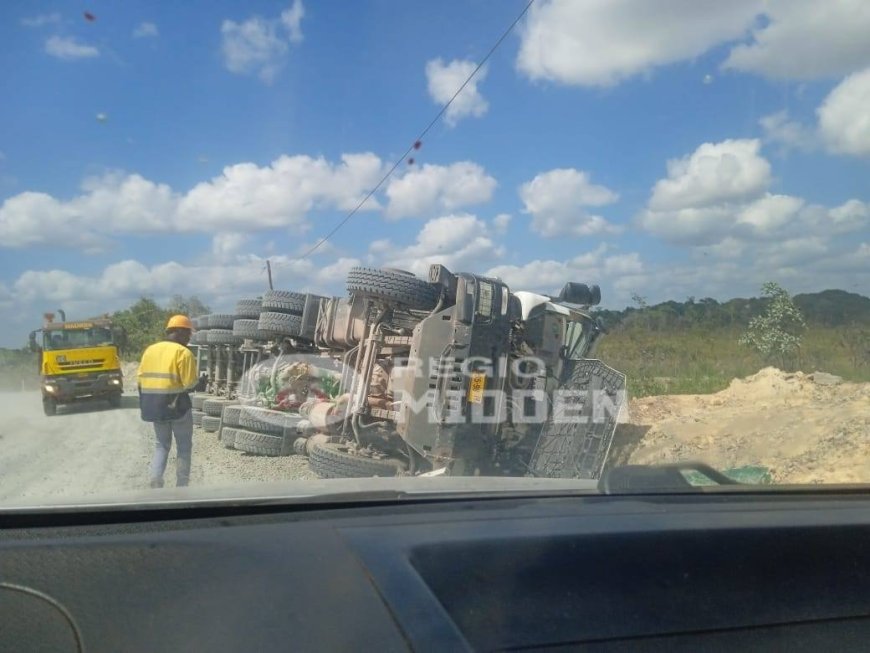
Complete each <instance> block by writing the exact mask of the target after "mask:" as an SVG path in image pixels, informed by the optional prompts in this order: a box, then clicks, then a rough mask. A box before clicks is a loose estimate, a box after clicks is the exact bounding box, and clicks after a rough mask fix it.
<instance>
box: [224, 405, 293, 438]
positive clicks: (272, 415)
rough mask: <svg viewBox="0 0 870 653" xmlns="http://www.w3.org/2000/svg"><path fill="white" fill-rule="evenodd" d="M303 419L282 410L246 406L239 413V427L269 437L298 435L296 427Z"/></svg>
mask: <svg viewBox="0 0 870 653" xmlns="http://www.w3.org/2000/svg"><path fill="white" fill-rule="evenodd" d="M301 419H302V418H301V417H299V415H291V414H289V413H284V412H281V411H280V410H269V409H268V408H258V407H256V406H244V407H243V408H242V410H241V412H240V413H239V426H241V427H242V428H243V429H247V430H249V431H256V432H257V433H268V434H269V435H276V436H278V435H279V436H283V435H284V434H285V433H292V434H293V435H296V425H297V424H298V423H299V422H300V421H301Z"/></svg>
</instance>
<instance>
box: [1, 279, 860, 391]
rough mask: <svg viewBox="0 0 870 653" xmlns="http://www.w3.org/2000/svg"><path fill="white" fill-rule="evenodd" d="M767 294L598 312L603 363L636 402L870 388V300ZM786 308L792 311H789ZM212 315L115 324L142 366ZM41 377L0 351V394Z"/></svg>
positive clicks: (154, 314)
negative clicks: (754, 389) (811, 381)
mask: <svg viewBox="0 0 870 653" xmlns="http://www.w3.org/2000/svg"><path fill="white" fill-rule="evenodd" d="M774 285H775V284H774ZM765 287H766V288H767V290H766V291H765V292H767V291H770V292H768V293H767V295H766V296H762V297H758V298H751V299H732V300H730V301H727V302H722V303H720V302H717V301H716V300H714V299H709V298H708V299H700V300H695V299H694V298H692V297H690V298H688V299H687V300H686V301H684V302H676V301H670V302H664V303H661V304H656V305H654V306H650V305H647V303H646V302H645V300H644V299H643V298H642V297H639V296H636V297H635V305H634V306H632V307H629V308H626V309H625V310H623V311H609V310H600V311H597V315H598V316H599V317H600V318H601V320H602V322H603V323H604V324H605V326H606V327H607V329H608V333H607V336H606V337H605V338H602V340H601V344H600V346H599V348H598V351H597V353H596V356H597V357H598V358H601V359H602V360H603V361H605V362H606V363H607V364H608V365H610V366H611V367H614V368H616V369H618V370H620V371H623V372H625V374H626V375H627V376H628V389H629V393H630V395H631V396H632V397H643V396H648V395H661V394H706V393H711V392H718V391H719V390H723V389H724V388H726V387H728V384H729V383H730V382H731V380H732V379H734V378H740V377H744V376H748V375H750V374H754V373H755V372H757V371H759V370H760V369H762V368H764V367H767V366H768V365H775V366H777V367H780V368H783V369H787V370H790V371H796V370H801V371H803V372H814V371H816V370H819V371H824V372H830V373H831V374H836V375H838V376H841V377H843V378H844V379H845V380H847V381H860V382H870V298H867V297H863V296H861V295H857V294H855V293H848V292H845V291H842V290H826V291H824V292H820V293H812V294H805V295H795V296H794V297H787V295H786V296H785V297H784V296H783V295H782V294H781V293H778V291H777V290H776V289H778V288H779V287H778V286H776V287H775V288H773V287H769V288H768V287H767V285H766V286H765ZM779 290H781V289H779ZM783 292H784V291H783ZM771 293H773V294H771ZM786 298H787V299H788V302H789V303H790V304H783V303H782V302H783V301H784V300H785V299H786ZM789 305H793V307H794V309H795V310H796V311H798V312H799V316H800V320H797V319H796V317H795V313H793V312H791V310H790V309H789ZM771 308H773V309H774V314H771V313H770V309H771ZM208 312H209V308H208V306H206V305H204V304H203V303H202V302H201V301H200V300H199V299H198V298H196V297H181V296H178V297H175V298H173V299H172V301H171V302H169V304H167V305H166V306H161V305H159V304H157V303H156V302H155V301H153V300H152V299H149V298H146V297H143V298H141V299H139V300H138V301H136V302H135V303H134V304H133V305H131V306H130V307H129V308H126V309H124V310H122V311H118V312H116V313H115V314H114V315H113V318H114V319H115V320H116V321H117V323H118V324H120V325H122V326H123V327H124V328H125V329H126V330H127V335H128V338H127V347H126V350H125V351H124V352H123V353H122V354H123V358H124V359H125V360H138V358H139V356H140V355H141V353H142V351H143V350H144V349H145V347H147V346H148V345H149V344H150V343H152V342H156V341H157V340H159V339H160V338H162V337H163V328H164V326H165V324H166V320H167V319H168V318H169V316H170V315H173V314H175V313H184V314H187V315H192V316H196V315H201V314H204V313H208ZM777 315H779V316H780V317H783V318H784V319H783V320H778V319H777ZM752 325H754V327H755V328H753V326H752ZM795 325H805V326H795ZM792 331H793V332H794V333H792ZM741 342H743V343H744V344H741ZM36 367H37V365H36V356H35V355H34V354H32V353H31V352H30V351H28V350H27V349H26V348H25V349H0V389H2V390H20V389H21V388H22V387H26V388H36V387H38V372H37V369H36Z"/></svg>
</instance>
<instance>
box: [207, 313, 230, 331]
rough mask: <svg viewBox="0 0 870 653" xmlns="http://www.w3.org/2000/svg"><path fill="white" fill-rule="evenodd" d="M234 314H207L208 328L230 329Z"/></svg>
mask: <svg viewBox="0 0 870 653" xmlns="http://www.w3.org/2000/svg"><path fill="white" fill-rule="evenodd" d="M235 320H236V316H235V315H231V314H229V313H212V314H211V315H209V316H208V328H209V329H232V328H233V322H235Z"/></svg>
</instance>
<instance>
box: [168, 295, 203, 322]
mask: <svg viewBox="0 0 870 653" xmlns="http://www.w3.org/2000/svg"><path fill="white" fill-rule="evenodd" d="M167 310H168V311H169V312H170V313H172V314H173V315H187V316H188V317H198V316H200V315H206V314H207V313H211V310H209V307H208V306H206V305H205V304H204V303H203V302H202V301H201V300H200V299H199V297H197V296H196V295H191V296H190V297H184V296H183V295H175V296H173V297H172V299H171V300H169V306H168V307H167Z"/></svg>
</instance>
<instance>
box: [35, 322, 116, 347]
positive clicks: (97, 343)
mask: <svg viewBox="0 0 870 653" xmlns="http://www.w3.org/2000/svg"><path fill="white" fill-rule="evenodd" d="M43 342H44V347H45V349H46V351H51V350H53V349H81V348H84V347H102V346H104V345H111V344H112V331H111V329H107V328H104V327H91V328H90V329H63V330H58V331H46V332H45V334H44V337H43Z"/></svg>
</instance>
